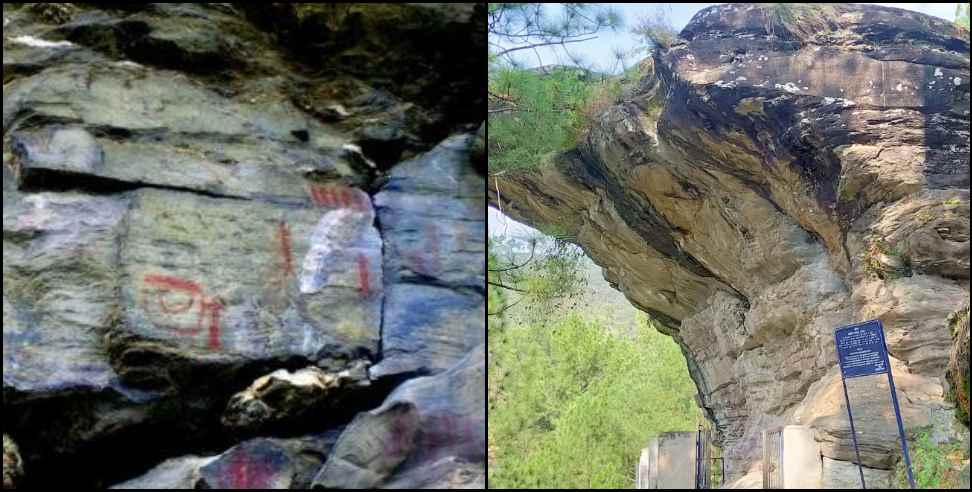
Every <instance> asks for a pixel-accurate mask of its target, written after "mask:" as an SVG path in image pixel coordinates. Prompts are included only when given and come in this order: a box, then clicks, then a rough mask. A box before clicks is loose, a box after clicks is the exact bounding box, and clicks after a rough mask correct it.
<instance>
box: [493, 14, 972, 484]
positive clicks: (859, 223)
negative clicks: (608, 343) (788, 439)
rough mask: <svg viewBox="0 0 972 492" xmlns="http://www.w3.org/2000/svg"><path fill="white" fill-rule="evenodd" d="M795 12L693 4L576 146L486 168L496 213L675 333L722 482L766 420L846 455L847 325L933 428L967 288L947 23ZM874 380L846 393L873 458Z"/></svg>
mask: <svg viewBox="0 0 972 492" xmlns="http://www.w3.org/2000/svg"><path fill="white" fill-rule="evenodd" d="M790 9H791V10H788V9H786V8H781V7H778V6H769V5H765V4H729V5H721V6H715V7H710V8H706V9H703V10H701V11H700V12H699V13H698V14H696V16H695V17H694V18H693V20H692V21H691V22H690V23H689V24H688V26H686V28H685V30H683V32H682V33H681V39H679V40H677V41H676V42H675V43H673V44H672V46H671V48H669V49H667V50H660V51H658V52H656V53H654V54H653V55H652V57H651V58H650V59H649V60H646V61H645V62H644V63H643V64H642V67H643V74H642V75H643V77H642V79H641V80H640V81H639V82H638V84H637V86H636V87H634V88H632V89H631V90H630V91H628V92H627V93H626V94H624V97H623V102H621V103H619V104H616V105H613V106H611V107H608V108H607V109H605V110H604V111H603V112H602V113H601V114H599V115H597V117H596V120H595V121H594V124H593V125H592V129H591V130H590V132H589V133H587V134H586V135H584V139H583V143H582V144H581V145H579V146H578V148H576V149H573V150H570V151H567V152H564V153H562V154H561V155H559V156H557V157H556V158H555V159H554V162H553V164H552V165H550V166H539V167H538V168H537V169H535V170H529V171H522V172H517V173H512V172H507V173H504V174H503V175H502V176H496V177H495V178H494V177H493V176H491V177H490V179H489V180H488V186H489V199H490V202H491V203H493V204H496V203H497V202H498V200H499V199H500V196H499V195H498V193H501V199H502V203H503V210H504V212H507V213H509V214H511V215H512V216H513V217H514V218H517V219H521V220H523V221H525V222H526V223H530V224H535V225H541V226H549V225H558V226H561V227H563V228H565V229H566V230H567V231H568V233H569V234H570V235H571V236H574V237H576V242H577V243H579V244H580V245H582V246H583V247H584V250H585V251H586V252H587V253H588V254H589V255H590V256H591V257H592V258H593V259H594V261H595V262H597V263H598V264H599V265H601V266H602V267H604V270H605V273H604V274H605V278H606V279H607V280H608V281H609V282H611V283H612V284H614V285H616V286H617V288H618V289H619V290H621V291H623V292H624V293H625V295H626V296H627V297H628V299H629V300H630V301H631V302H632V304H634V305H635V306H636V307H639V308H640V309H642V310H644V311H646V312H648V313H649V314H651V315H652V316H653V317H654V318H655V319H656V320H657V321H658V322H659V323H660V325H661V326H662V329H663V330H664V331H665V332H667V333H669V334H671V335H672V336H673V337H674V338H675V339H676V341H678V342H679V343H680V344H681V346H682V347H683V349H684V351H685V353H686V356H687V359H688V366H689V370H690V374H691V375H692V377H693V379H694V380H695V382H696V384H697V386H698V388H699V393H700V399H701V402H702V405H703V406H704V407H705V408H706V410H707V412H708V413H709V415H710V416H711V417H712V418H713V419H714V421H715V424H716V427H717V429H718V430H719V431H720V439H721V440H722V443H723V445H724V446H725V449H726V456H727V457H728V458H727V463H726V465H727V470H729V473H730V476H729V477H728V481H729V482H730V483H737V484H743V483H747V482H746V480H745V479H744V477H743V475H744V474H746V473H748V472H751V471H752V469H753V468H754V467H756V466H758V463H757V461H758V459H759V451H760V448H761V446H760V439H759V436H760V434H761V432H762V430H763V429H765V428H770V427H777V426H781V425H787V424H807V425H810V426H811V427H814V429H815V430H816V432H817V436H818V439H821V440H822V442H821V449H822V452H823V454H824V456H826V457H829V458H834V459H839V460H847V459H849V457H848V455H847V449H848V448H847V445H846V438H849V434H848V433H847V431H845V430H844V429H843V428H842V426H843V425H844V424H843V422H846V417H842V416H843V413H842V409H841V405H842V404H843V403H842V402H843V394H842V392H841V391H840V389H839V386H840V380H839V376H838V375H836V373H835V372H834V369H835V366H836V358H835V353H834V347H833V330H834V329H835V328H837V327H839V326H841V325H844V324H850V323H853V322H857V321H861V320H865V319H875V318H876V319H880V320H881V321H882V322H883V323H884V326H885V329H886V335H887V342H888V346H889V350H890V352H891V355H892V362H893V366H894V367H895V379H896V384H897V386H898V390H899V394H903V395H907V396H908V397H907V398H904V400H907V401H906V402H904V403H903V405H904V408H903V410H904V411H905V412H906V415H907V416H906V417H905V425H906V427H907V428H908V429H909V430H914V429H915V428H916V427H918V426H920V425H922V424H927V423H929V422H933V421H934V422H935V423H934V424H933V425H936V426H938V425H939V423H938V422H941V421H943V420H947V419H944V417H947V416H948V415H949V414H950V413H951V412H952V411H953V409H952V407H951V405H949V404H948V403H945V402H944V392H943V388H942V386H941V382H940V381H941V378H943V376H944V374H945V368H946V364H947V361H948V359H947V353H948V349H949V348H950V347H951V338H950V336H949V333H948V329H947V327H946V326H945V323H944V320H945V318H946V317H947V316H948V314H949V313H951V312H953V311H955V310H956V309H958V308H960V307H961V306H964V305H965V304H966V303H967V302H968V296H969V287H968V278H969V263H968V261H969V253H968V251H969V242H968V223H969V211H968V210H969V209H968V207H969V165H968V163H969V133H968V132H969V109H968V106H969V75H970V74H969V44H968V40H967V38H965V35H964V34H963V33H964V31H959V30H956V29H955V28H954V27H953V26H952V25H951V24H950V23H947V22H945V21H942V20H940V19H935V18H932V17H929V16H925V15H922V14H916V13H914V12H907V11H903V10H899V9H894V8H888V7H879V6H874V5H839V6H838V5H823V6H809V5H808V6H795V7H791V8H790ZM781 12H782V13H781ZM784 14H786V15H784ZM494 117H497V116H494ZM499 117H502V116H499ZM497 178H498V179H497ZM496 181H498V185H497V183H496ZM497 186H498V188H499V189H497ZM835 384H836V386H835ZM855 384H856V383H855ZM861 384H864V383H861ZM834 388H837V389H836V390H835V389H834ZM879 388H880V385H879V384H876V383H874V382H871V384H870V386H868V387H866V388H861V390H860V394H858V395H857V397H856V398H855V395H854V393H853V392H852V396H851V397H852V399H854V402H855V409H856V408H857V407H856V405H858V403H857V402H858V401H861V402H862V403H860V405H862V410H860V411H859V412H860V417H859V418H860V419H861V420H862V422H867V423H865V424H862V425H863V426H865V427H867V426H873V427H870V428H868V429H865V430H864V431H865V434H868V433H869V432H870V433H871V434H872V435H873V436H874V439H872V440H870V441H869V443H868V444H866V445H865V446H870V449H868V450H867V451H865V455H866V456H865V458H864V461H865V464H868V463H870V464H871V466H875V467H880V468H889V467H890V464H891V463H892V461H893V458H892V457H893V456H895V455H896V453H897V448H896V445H895V444H894V441H893V429H894V425H890V424H889V420H888V416H889V415H890V414H888V413H887V410H886V409H885V408H884V407H882V406H880V405H886V406H888V407H890V402H889V399H888V397H887V391H886V390H884V392H883V393H882V392H881V390H880V389H879ZM857 415H858V412H855V416H857ZM892 421H893V418H892ZM826 474H827V472H826V471H825V475H826ZM825 479H826V476H825Z"/></svg>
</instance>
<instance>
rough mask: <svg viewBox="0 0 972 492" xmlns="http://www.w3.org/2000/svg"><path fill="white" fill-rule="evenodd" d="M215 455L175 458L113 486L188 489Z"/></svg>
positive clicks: (120, 487) (135, 488)
mask: <svg viewBox="0 0 972 492" xmlns="http://www.w3.org/2000/svg"><path fill="white" fill-rule="evenodd" d="M215 459H216V457H215V456H213V457H209V458H198V457H195V456H187V457H183V458H173V459H171V460H168V461H166V462H164V463H162V464H160V465H159V466H156V467H155V468H153V469H151V470H149V471H148V473H146V474H145V475H142V476H140V477H138V478H135V479H132V480H129V481H127V482H124V483H120V484H118V485H115V486H113V487H111V488H112V489H123V490H162V489H165V490H168V489H182V490H188V489H192V488H194V487H195V485H196V483H197V482H198V481H199V469H200V468H202V467H203V466H206V465H208V464H209V463H212V462H213V461H214V460H215Z"/></svg>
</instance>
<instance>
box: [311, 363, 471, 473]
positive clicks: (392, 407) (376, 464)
mask: <svg viewBox="0 0 972 492" xmlns="http://www.w3.org/2000/svg"><path fill="white" fill-rule="evenodd" d="M485 377H486V350H485V345H480V346H479V347H477V348H476V349H475V350H473V351H472V352H471V353H470V354H469V355H468V356H466V357H465V358H464V359H463V360H462V361H460V362H459V363H458V364H457V365H456V366H455V367H453V368H452V369H450V370H449V371H447V372H444V373H442V374H440V375H438V376H432V377H426V378H418V379H414V380H412V381H410V382H408V383H405V384H404V385H402V386H401V387H399V388H398V389H397V390H395V392H394V393H392V394H391V395H390V396H389V397H388V399H387V400H386V401H385V403H384V405H382V406H381V407H380V408H378V409H375V410H373V411H371V412H368V413H364V414H361V415H359V416H358V417H357V418H356V419H355V420H354V422H352V423H351V425H350V426H349V427H348V430H347V431H345V433H344V434H343V435H342V436H341V439H340V440H339V441H338V443H337V444H336V445H335V447H334V450H333V452H332V456H331V458H330V459H329V460H328V462H327V464H325V466H324V468H323V469H322V470H321V472H320V473H319V474H318V476H317V478H315V480H314V486H315V487H319V488H328V489H334V488H375V487H378V488H467V487H472V486H474V485H475V484H476V483H482V482H483V475H484V474H483V473H482V466H481V465H482V463H484V462H485V460H486V434H485V430H486V426H485V423H486V405H485V397H486V391H485V382H484V381H485V379H484V378H485ZM477 463H478V464H479V466H478V467H477V465H476V464H477ZM477 470H478V472H477Z"/></svg>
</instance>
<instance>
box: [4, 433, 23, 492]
mask: <svg viewBox="0 0 972 492" xmlns="http://www.w3.org/2000/svg"><path fill="white" fill-rule="evenodd" d="M23 476H24V461H23V460H22V459H21V458H20V450H18V449H17V443H15V442H13V440H12V439H10V438H9V437H7V435H6V434H4V435H3V488H4V489H5V490H6V489H16V488H17V485H18V484H20V480H21V479H22V478H23Z"/></svg>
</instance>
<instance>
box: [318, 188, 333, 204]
mask: <svg viewBox="0 0 972 492" xmlns="http://www.w3.org/2000/svg"><path fill="white" fill-rule="evenodd" d="M321 193H323V195H324V206H326V207H333V206H334V192H332V191H331V189H330V188H327V189H323V190H321Z"/></svg>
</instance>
